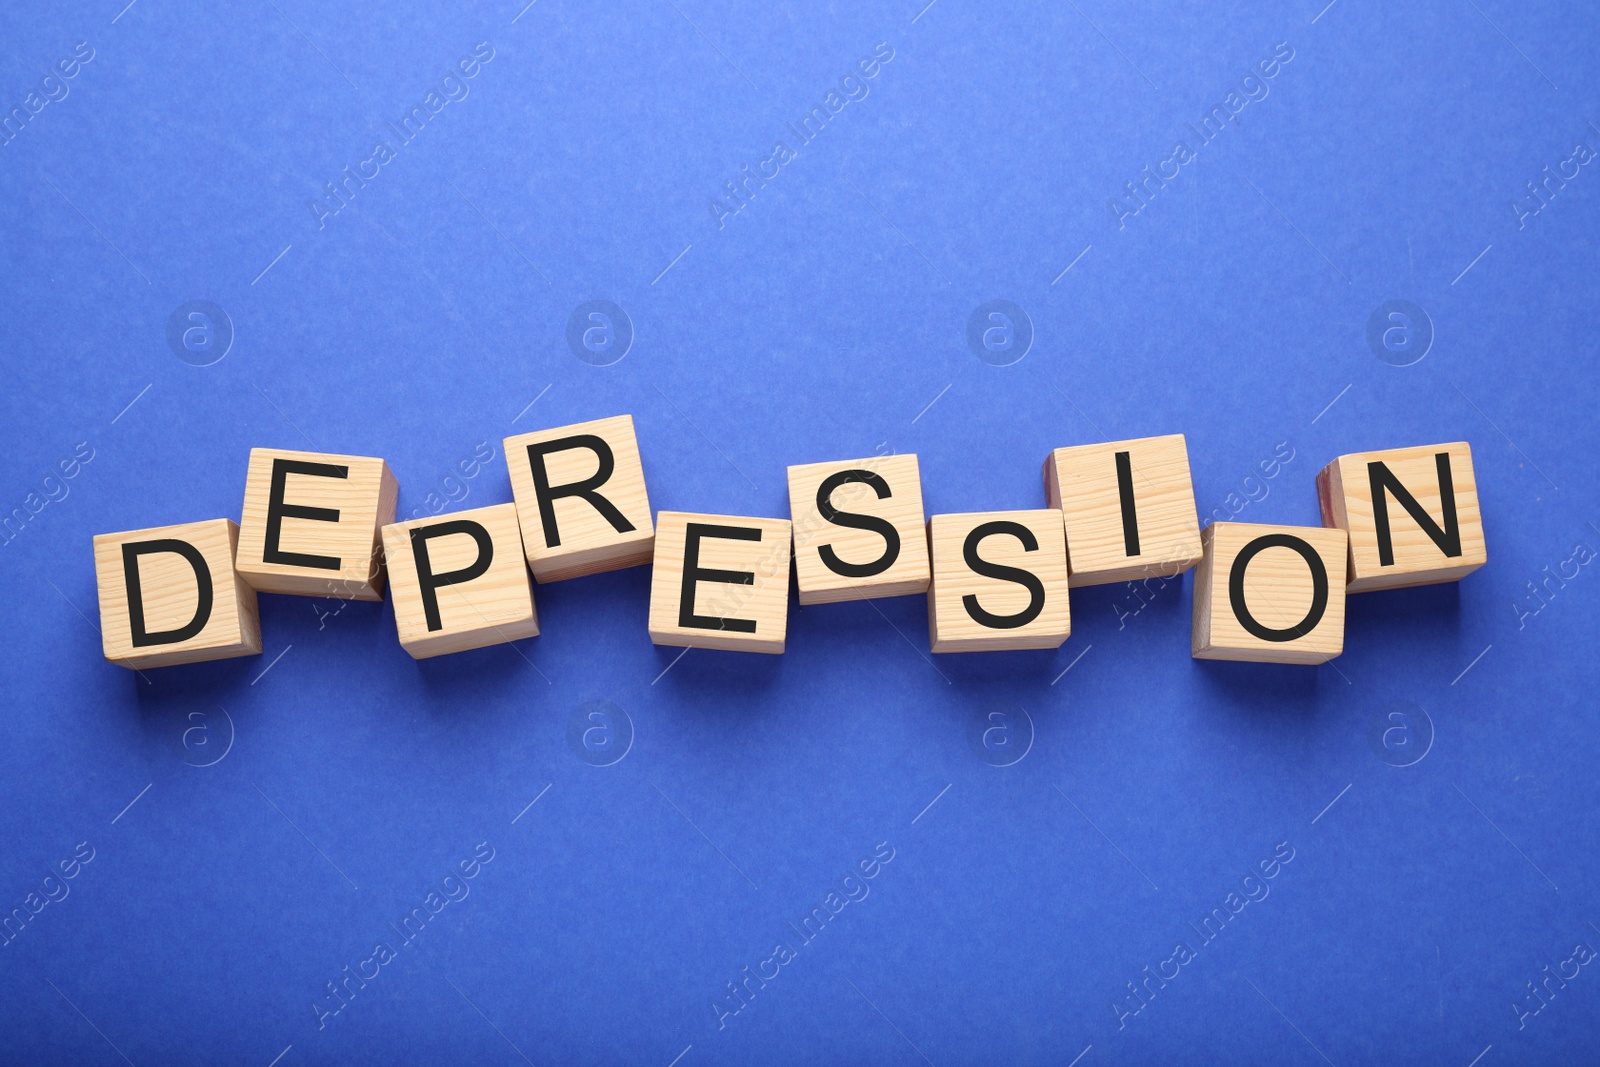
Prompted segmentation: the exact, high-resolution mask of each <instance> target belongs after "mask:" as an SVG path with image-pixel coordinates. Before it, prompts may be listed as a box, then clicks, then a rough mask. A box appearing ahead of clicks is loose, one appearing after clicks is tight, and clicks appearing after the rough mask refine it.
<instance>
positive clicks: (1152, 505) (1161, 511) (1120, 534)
mask: <svg viewBox="0 0 1600 1067" xmlns="http://www.w3.org/2000/svg"><path fill="white" fill-rule="evenodd" d="M1044 488H1045V495H1046V497H1047V498H1048V499H1049V501H1050V506H1051V507H1053V508H1060V509H1061V517H1062V520H1063V522H1064V523H1065V525H1066V530H1067V569H1068V571H1069V575H1070V576H1069V581H1070V583H1071V584H1072V585H1073V586H1074V587H1077V586H1081V585H1107V584H1110V583H1113V582H1131V581H1135V580H1137V579H1140V578H1151V577H1155V576H1157V575H1159V576H1161V577H1165V578H1172V577H1175V576H1177V575H1179V574H1181V573H1183V572H1184V571H1186V570H1188V569H1189V568H1190V567H1193V566H1194V565H1195V564H1196V563H1198V562H1200V522H1199V519H1198V518H1197V517H1196V514H1195V507H1194V483H1193V481H1191V480H1190V477H1189V447H1188V444H1187V443H1186V442H1185V441H1184V437H1183V434H1181V433H1175V434H1167V435H1166V436H1164V437H1141V438H1138V439H1137V440H1133V441H1108V442H1106V443H1105V444H1098V445H1074V446H1073V447H1071V448H1058V449H1056V450H1055V451H1054V452H1051V453H1050V455H1049V456H1048V457H1047V458H1046V459H1045V461H1044Z"/></svg>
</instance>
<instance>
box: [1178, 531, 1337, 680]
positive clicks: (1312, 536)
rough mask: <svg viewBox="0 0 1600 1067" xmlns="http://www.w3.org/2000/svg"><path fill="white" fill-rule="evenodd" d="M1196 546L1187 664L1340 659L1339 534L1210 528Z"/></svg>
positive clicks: (1319, 661)
mask: <svg viewBox="0 0 1600 1067" xmlns="http://www.w3.org/2000/svg"><path fill="white" fill-rule="evenodd" d="M1200 541H1201V544H1202V545H1203V546H1204V548H1205V555H1204V558H1202V559H1201V561H1200V566H1199V567H1198V568H1196V570H1195V572H1194V630H1193V634H1192V637H1191V639H1190V651H1191V652H1192V654H1193V655H1194V658H1195V659H1227V660H1245V661H1248V662H1254V663H1325V662H1326V661H1328V660H1330V659H1332V658H1333V657H1335V656H1337V655H1338V654H1339V653H1341V652H1343V651H1344V583H1342V582H1341V581H1339V576H1340V575H1341V574H1342V573H1343V568H1344V557H1345V549H1346V545H1347V539H1346V537H1345V534H1344V531H1343V530H1330V529H1326V528H1324V527H1320V526H1267V525H1262V524H1258V523H1251V522H1214V523H1212V524H1211V525H1210V526H1207V527H1206V528H1205V529H1204V530H1203V531H1201V534H1200Z"/></svg>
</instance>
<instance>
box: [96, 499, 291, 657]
mask: <svg viewBox="0 0 1600 1067" xmlns="http://www.w3.org/2000/svg"><path fill="white" fill-rule="evenodd" d="M238 544H239V527H237V526H235V525H234V524H233V520H231V519H209V520H207V521H205V522H189V523H184V524H183V525H181V526H158V527H155V528H154V529H150V530H129V531H127V532H126V533H111V534H99V535H97V536H96V537H95V539H94V571H95V584H96V586H97V587H98V589H99V595H100V636H101V643H102V645H103V646H104V649H105V656H106V659H108V660H110V661H111V662H112V663H115V664H118V665H119V666H123V667H132V668H134V669H136V670H138V669H143V668H146V667H167V666H171V665H173V664H178V663H199V662H201V661H203V660H212V659H228V658H229V657H232V656H255V655H259V654H260V653H261V620H260V617H259V616H258V615H257V614H256V591H255V590H254V589H251V588H250V587H249V586H248V585H246V584H245V583H244V581H243V580H242V579H240V578H239V576H238V574H236V573H235V571H234V569H233V560H234V553H235V550H236V549H237V548H238Z"/></svg>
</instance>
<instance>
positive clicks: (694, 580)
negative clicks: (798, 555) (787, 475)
mask: <svg viewBox="0 0 1600 1067" xmlns="http://www.w3.org/2000/svg"><path fill="white" fill-rule="evenodd" d="M789 532H790V525H789V520H788V519H748V518H742V517H737V516H731V515H692V514H688V513H686V512H681V511H663V512H661V513H660V514H659V515H657V516H656V554H655V567H654V573H653V574H652V575H651V577H650V640H652V641H654V642H655V643H656V644H658V645H682V646H687V647H689V648H720V649H726V650H728V651H732V652H772V653H778V652H782V651H783V642H784V637H785V635H786V634H787V632H788V628H789Z"/></svg>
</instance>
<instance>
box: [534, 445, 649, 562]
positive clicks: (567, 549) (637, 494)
mask: <svg viewBox="0 0 1600 1067" xmlns="http://www.w3.org/2000/svg"><path fill="white" fill-rule="evenodd" d="M505 449H506V466H507V467H508V468H509V469H510V471H511V494H512V496H513V497H514V498H515V499H516V502H517V517H518V518H519V519H520V520H521V522H522V545H523V549H524V551H525V552H526V554H527V557H528V566H529V567H531V568H532V569H533V576H534V577H535V578H537V579H538V580H539V581H541V582H559V581H561V580H562V579H564V578H577V577H580V576H582V575H585V574H598V573H600V572H601V571H614V570H620V569H621V568H623V567H637V566H638V565H639V564H641V563H649V562H650V559H651V557H652V555H653V554H654V552H655V528H654V527H653V526H652V525H651V522H650V497H649V495H648V494H647V493H646V492H645V486H644V465H643V464H642V463H641V462H640V460H639V441H638V438H637V437H635V435H634V432H633V416H632V415H618V416H615V417H614V418H609V419H597V420H595V421H593V422H580V423H577V424H575V425H572V426H561V427H557V428H555V429H551V430H538V431H535V432H533V433H525V434H518V435H517V436H515V437H507V438H506V439H505Z"/></svg>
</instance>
